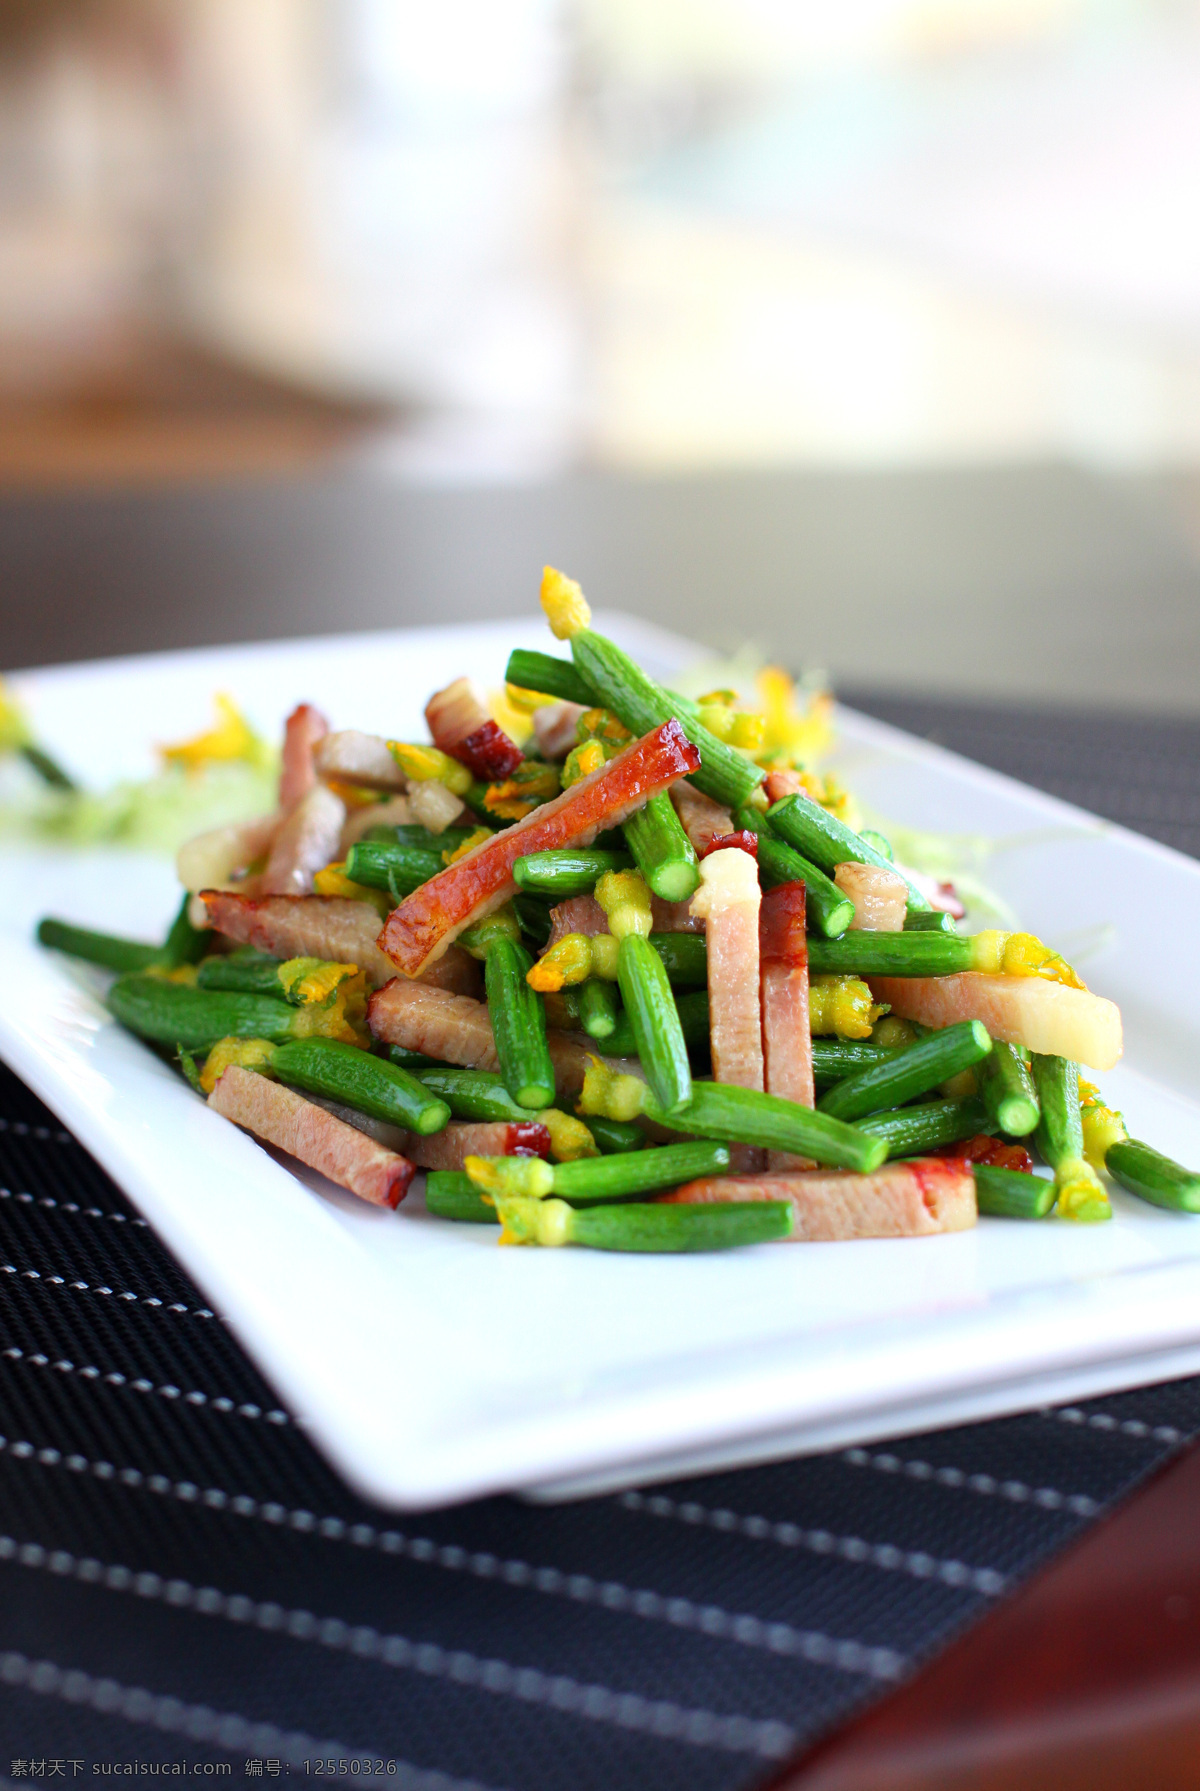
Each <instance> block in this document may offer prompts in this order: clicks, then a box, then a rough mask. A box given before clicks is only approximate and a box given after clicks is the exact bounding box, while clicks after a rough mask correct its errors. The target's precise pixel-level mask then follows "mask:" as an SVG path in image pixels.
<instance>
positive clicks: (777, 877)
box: [733, 808, 854, 939]
mask: <svg viewBox="0 0 1200 1791" xmlns="http://www.w3.org/2000/svg"><path fill="white" fill-rule="evenodd" d="M733 821H734V826H735V827H741V828H746V829H748V830H749V831H750V832H751V833H753V834H755V835H756V836H757V839H758V870H759V877H760V879H761V882H762V885H763V887H764V889H773V888H774V887H775V886H776V884H779V883H803V885H804V894H805V915H806V918H807V921H808V924H809V927H810V929H811V928H812V927H814V926H815V927H816V929H817V931H818V932H820V933H823V934H824V936H825V937H826V938H827V939H835V938H836V937H837V936H838V934H839V933H844V932H845V931H846V928H847V927H848V926H849V925H850V922H851V921H852V920H853V919H854V903H853V902H852V901H851V900H850V897H849V896H848V895H845V894H843V892H842V891H841V890H840V889H839V888H838V886H837V884H836V883H835V882H834V881H833V879H832V877H827V876H826V875H825V872H824V871H822V870H820V869H819V868H818V867H817V866H816V865H815V864H813V863H812V861H811V860H810V859H807V858H804V857H803V856H802V855H801V854H800V853H799V852H797V851H796V849H795V847H793V846H789V845H787V844H786V843H785V842H784V841H783V840H781V839H779V838H778V837H777V836H776V833H775V830H774V828H773V827H772V826H771V823H770V821H769V820H768V819H767V817H766V815H764V814H763V813H762V812H761V811H760V810H758V809H753V808H739V809H738V811H737V813H736V814H735V815H734V817H733Z"/></svg>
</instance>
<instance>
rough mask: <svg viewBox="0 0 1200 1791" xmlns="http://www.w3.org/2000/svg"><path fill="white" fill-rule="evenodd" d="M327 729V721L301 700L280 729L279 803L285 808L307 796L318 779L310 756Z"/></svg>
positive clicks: (317, 711) (291, 806) (292, 806)
mask: <svg viewBox="0 0 1200 1791" xmlns="http://www.w3.org/2000/svg"><path fill="white" fill-rule="evenodd" d="M328 732H329V723H328V722H327V721H326V719H325V717H324V716H323V715H322V714H321V711H320V710H319V709H314V708H313V706H312V704H311V703H301V704H300V705H299V706H298V707H297V708H295V709H293V710H292V713H291V714H290V715H289V716H288V718H287V722H286V724H285V726H284V730H283V764H282V766H281V768H280V773H279V806H280V808H281V809H283V810H284V811H285V812H286V811H287V810H288V809H290V808H294V807H295V805H296V804H297V803H298V802H299V801H300V798H301V797H302V796H307V795H308V792H309V791H310V790H311V789H312V787H313V785H314V784H315V783H316V781H317V771H316V766H315V764H314V763H313V756H314V753H315V751H316V748H317V745H318V743H319V742H320V741H322V740H323V739H324V738H325V736H326V734H328Z"/></svg>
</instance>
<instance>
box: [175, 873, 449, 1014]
mask: <svg viewBox="0 0 1200 1791" xmlns="http://www.w3.org/2000/svg"><path fill="white" fill-rule="evenodd" d="M201 899H202V901H203V902H204V906H205V908H206V909H207V911H208V924H209V925H210V926H211V927H215V929H216V931H217V932H218V933H223V934H224V935H225V937H226V938H227V939H235V940H236V941H237V943H238V944H239V945H253V946H254V947H256V949H257V950H258V951H265V952H268V953H269V954H270V955H271V957H273V958H323V959H325V961H326V962H327V963H332V964H357V965H358V968H359V969H360V970H361V971H362V972H363V974H364V975H365V976H366V979H367V981H368V983H370V984H371V986H372V987H373V988H377V989H378V988H382V987H383V985H384V983H387V982H391V980H392V978H393V977H394V976H395V974H396V966H395V965H394V964H393V963H392V961H391V959H390V958H385V957H384V955H383V953H382V952H381V951H380V949H379V947H378V946H377V945H376V943H375V935H376V934H377V933H378V931H379V916H378V914H377V913H376V912H375V910H374V908H372V906H371V904H370V903H369V902H356V901H352V900H351V899H350V897H348V896H319V895H309V896H257V897H255V896H244V895H234V894H232V893H230V892H228V891H225V890H218V889H206V890H205V891H204V893H203V896H202V898H201ZM422 980H423V982H426V983H430V984H433V985H435V986H436V987H438V988H443V989H450V990H452V991H453V992H454V993H455V994H456V995H478V994H479V992H480V990H481V988H482V986H483V976H482V972H481V970H480V967H479V965H478V964H477V963H476V961H475V959H474V958H472V957H470V956H468V954H467V953H466V952H465V951H463V950H462V948H461V947H460V946H457V945H456V946H454V947H452V949H451V950H450V951H448V952H447V953H446V954H445V956H444V957H441V958H439V959H438V961H437V963H436V964H431V965H430V967H429V969H428V971H426V973H425V976H424V978H423V979H422Z"/></svg>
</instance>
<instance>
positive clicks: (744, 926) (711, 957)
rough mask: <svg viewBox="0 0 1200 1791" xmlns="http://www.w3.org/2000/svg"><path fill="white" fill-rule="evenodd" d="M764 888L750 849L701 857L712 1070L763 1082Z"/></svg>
mask: <svg viewBox="0 0 1200 1791" xmlns="http://www.w3.org/2000/svg"><path fill="white" fill-rule="evenodd" d="M761 901H762V891H761V890H760V888H759V885H758V869H757V867H756V865H755V862H754V860H753V858H751V857H750V855H749V853H747V852H742V851H739V850H738V848H737V847H735V846H734V847H729V848H728V849H726V850H723V851H719V852H710V853H709V854H708V856H707V857H706V858H702V859H701V860H700V888H699V889H698V890H697V891H696V894H695V895H694V896H693V897H692V913H693V914H695V915H697V916H698V917H699V918H700V919H702V920H703V921H704V923H705V931H706V933H707V936H708V1012H709V1039H710V1043H711V1045H712V1061H713V1076H714V1079H715V1080H716V1081H718V1082H732V1083H734V1084H735V1085H736V1086H737V1087H738V1088H761V1087H762V1085H763V1045H762V1008H761V1005H760V999H759V955H758V918H759V908H760V904H761Z"/></svg>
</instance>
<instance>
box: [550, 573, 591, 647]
mask: <svg viewBox="0 0 1200 1791" xmlns="http://www.w3.org/2000/svg"><path fill="white" fill-rule="evenodd" d="M541 596H542V608H543V609H544V610H545V612H546V620H547V621H548V622H549V624H550V632H551V634H552V635H553V636H554V637H555V639H556V640H560V641H569V640H570V639H571V636H572V635H574V634H578V633H579V631H580V630H581V629H583V628H586V627H587V626H588V624H589V623H590V622H591V619H592V612H591V608H590V606H589V604H588V600H587V598H586V597H585V596H584V594H583V591H582V589H581V587H580V586H579V585H577V584H576V583H575V580H574V579H573V578H567V577H565V575H564V574H563V573H561V572H556V571H555V569H554V567H553V566H547V567H546V568H545V569H544V570H543V572H542V592H541Z"/></svg>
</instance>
